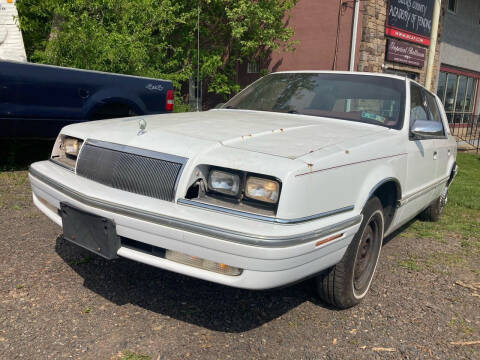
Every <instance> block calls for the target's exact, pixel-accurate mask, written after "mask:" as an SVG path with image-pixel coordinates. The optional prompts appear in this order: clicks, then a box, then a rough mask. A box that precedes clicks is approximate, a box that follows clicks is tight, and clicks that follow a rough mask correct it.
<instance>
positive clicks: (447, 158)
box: [425, 91, 455, 194]
mask: <svg viewBox="0 0 480 360" xmlns="http://www.w3.org/2000/svg"><path fill="white" fill-rule="evenodd" d="M425 98H426V99H427V104H428V110H429V112H430V116H431V118H432V120H433V121H437V122H439V123H440V124H442V127H443V133H444V135H445V137H444V138H438V139H435V143H436V147H437V154H438V159H437V167H436V169H437V174H436V176H437V180H438V181H441V180H444V179H445V178H447V177H449V175H450V171H451V170H452V169H451V166H452V164H453V159H451V158H452V157H453V156H455V149H454V143H453V142H451V141H450V140H449V139H448V131H447V129H446V128H445V125H446V124H445V123H444V121H443V120H442V111H441V108H440V107H439V106H441V105H440V102H439V101H438V100H437V98H436V96H435V95H433V94H431V93H430V92H428V91H425ZM437 190H438V191H437V193H438V194H440V192H441V190H443V183H441V184H440V185H439V189H437Z"/></svg>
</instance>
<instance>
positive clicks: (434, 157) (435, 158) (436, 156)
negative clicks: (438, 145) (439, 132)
mask: <svg viewBox="0 0 480 360" xmlns="http://www.w3.org/2000/svg"><path fill="white" fill-rule="evenodd" d="M437 159H438V152H436V151H434V152H433V160H437Z"/></svg>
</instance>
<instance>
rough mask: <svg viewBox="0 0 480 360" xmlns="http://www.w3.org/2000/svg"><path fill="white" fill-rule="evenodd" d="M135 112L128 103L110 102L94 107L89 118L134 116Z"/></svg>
mask: <svg viewBox="0 0 480 360" xmlns="http://www.w3.org/2000/svg"><path fill="white" fill-rule="evenodd" d="M137 113H138V111H137V110H136V109H134V108H133V107H132V106H130V105H128V104H123V103H118V102H112V103H106V104H103V105H100V106H98V107H95V109H94V110H93V111H92V114H91V115H90V116H89V118H90V120H101V119H112V118H121V117H127V116H134V115H136V114H137Z"/></svg>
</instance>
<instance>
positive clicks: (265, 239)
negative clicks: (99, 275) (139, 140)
mask: <svg viewBox="0 0 480 360" xmlns="http://www.w3.org/2000/svg"><path fill="white" fill-rule="evenodd" d="M29 173H30V176H31V177H33V178H35V179H36V180H38V181H41V182H43V183H45V184H46V185H48V186H50V187H52V188H54V189H55V190H57V191H59V192H61V193H63V194H64V195H66V196H68V197H71V198H73V199H75V200H77V201H79V202H81V203H83V204H85V205H87V206H91V207H95V208H97V209H101V210H105V211H109V212H112V213H116V214H120V215H125V216H129V217H132V218H136V219H139V220H143V221H148V222H151V223H155V224H158V225H162V226H167V227H171V228H175V229H179V230H183V231H188V232H192V233H195V234H199V235H204V236H210V237H214V238H217V239H220V240H226V241H231V242H236V243H239V244H244V245H251V246H260V247H268V248H270V247H288V246H294V245H299V244H302V243H306V242H310V241H313V240H316V239H319V238H322V237H326V236H329V235H332V234H334V233H337V232H341V231H342V230H344V229H346V228H349V227H351V226H354V225H357V224H359V223H360V222H361V221H362V218H363V217H362V215H357V216H354V217H352V218H350V219H347V220H344V221H341V222H339V223H336V224H333V225H329V226H326V227H323V228H320V229H316V230H313V231H309V232H305V233H301V234H295V235H291V236H263V235H252V234H247V233H244V232H240V231H235V230H229V229H225V228H220V227H216V226H211V225H205V224H200V223H197V222H192V221H187V220H183V219H179V218H174V217H170V216H165V215H160V214H157V213H152V212H150V211H145V210H141V209H138V208H133V207H129V206H125V205H120V204H116V203H113V202H109V201H105V200H100V199H97V198H94V197H91V196H87V195H84V194H81V193H80V192H78V191H76V190H73V189H71V188H69V187H67V186H65V185H62V184H60V183H58V182H57V181H55V180H52V179H50V178H49V177H47V176H45V175H43V174H42V173H40V172H39V171H37V170H35V169H34V168H32V167H30V170H29Z"/></svg>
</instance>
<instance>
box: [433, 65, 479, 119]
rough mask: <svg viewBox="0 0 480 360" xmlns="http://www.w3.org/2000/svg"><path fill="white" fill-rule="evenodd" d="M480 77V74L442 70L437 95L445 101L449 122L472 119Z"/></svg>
mask: <svg viewBox="0 0 480 360" xmlns="http://www.w3.org/2000/svg"><path fill="white" fill-rule="evenodd" d="M478 78H480V76H479V77H476V76H475V75H472V76H469V75H468V74H465V75H464V74H455V73H451V72H448V71H440V75H439V77H438V86H437V95H438V97H439V98H440V100H441V101H442V103H443V106H444V108H445V112H446V113H447V118H448V122H449V123H466V122H469V121H470V119H471V117H472V115H473V114H474V111H475V109H474V105H475V96H476V94H477V86H478Z"/></svg>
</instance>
